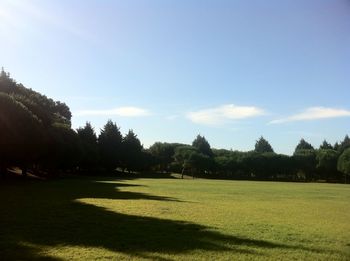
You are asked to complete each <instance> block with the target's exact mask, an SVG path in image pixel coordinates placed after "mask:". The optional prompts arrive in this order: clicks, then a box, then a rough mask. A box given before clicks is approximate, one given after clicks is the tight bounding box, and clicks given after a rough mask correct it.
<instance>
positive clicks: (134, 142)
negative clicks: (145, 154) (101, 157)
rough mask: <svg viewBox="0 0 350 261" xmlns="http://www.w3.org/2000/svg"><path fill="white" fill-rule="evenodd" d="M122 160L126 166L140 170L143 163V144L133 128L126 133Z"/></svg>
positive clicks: (129, 168)
mask: <svg viewBox="0 0 350 261" xmlns="http://www.w3.org/2000/svg"><path fill="white" fill-rule="evenodd" d="M122 148H123V153H122V160H123V164H124V166H125V167H126V168H127V169H128V170H129V172H130V171H131V170H138V169H140V168H141V165H142V157H141V151H142V145H141V142H140V140H139V139H138V138H137V135H136V134H135V133H134V132H133V130H129V132H128V133H127V134H126V135H125V137H124V138H123V141H122Z"/></svg>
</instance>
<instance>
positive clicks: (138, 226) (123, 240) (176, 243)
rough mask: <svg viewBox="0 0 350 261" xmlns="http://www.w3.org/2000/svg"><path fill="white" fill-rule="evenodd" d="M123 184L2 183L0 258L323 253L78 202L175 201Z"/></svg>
mask: <svg viewBox="0 0 350 261" xmlns="http://www.w3.org/2000/svg"><path fill="white" fill-rule="evenodd" d="M121 186H134V185H130V184H125V183H111V182H110V183H103V182H96V180H91V179H86V180H69V181H51V182H28V183H20V184H10V185H9V184H8V185H6V184H5V185H4V184H3V185H1V186H0V189H1V190H0V196H1V199H2V206H1V216H0V228H1V231H0V232H1V233H0V257H1V259H3V260H18V259H21V260H23V259H43V260H57V259H55V258H51V257H48V256H45V254H44V253H41V249H40V246H84V247H102V248H105V249H108V250H111V251H113V252H121V253H124V254H128V255H129V256H134V257H147V256H148V255H151V254H152V253H158V254H162V253H163V254H164V253H173V254H176V253H184V252H187V251H191V250H195V249H198V250H212V251H230V252H232V253H245V254H251V255H256V254H257V253H256V252H254V251H250V250H246V249H242V246H253V247H254V248H283V249H303V250H307V251H316V252H321V251H322V250H318V249H310V248H303V247H302V246H289V245H284V244H277V243H273V242H268V241H263V240H252V239H246V238H240V237H235V236H231V235H223V234H221V233H218V232H215V231H213V230H210V227H206V226H202V225H198V224H195V223H189V222H181V221H174V220H166V219H160V218H152V217H143V216H135V215H127V214H121V213H116V212H112V211H109V210H107V209H105V208H102V207H97V206H93V205H88V204H84V203H80V202H77V201H76V199H79V198H106V199H120V200H124V199H146V200H160V201H176V199H173V198H166V197H159V196H153V195H149V194H143V193H134V192H122V191H119V190H118V187H121ZM159 259H161V258H159Z"/></svg>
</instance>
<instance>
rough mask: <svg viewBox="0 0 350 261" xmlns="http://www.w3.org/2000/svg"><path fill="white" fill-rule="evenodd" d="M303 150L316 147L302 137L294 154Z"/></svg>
mask: <svg viewBox="0 0 350 261" xmlns="http://www.w3.org/2000/svg"><path fill="white" fill-rule="evenodd" d="M302 150H314V147H312V145H311V144H310V143H308V142H306V141H305V140H304V139H301V140H300V141H299V144H298V145H297V146H296V147H295V151H294V154H295V153H297V152H298V151H302Z"/></svg>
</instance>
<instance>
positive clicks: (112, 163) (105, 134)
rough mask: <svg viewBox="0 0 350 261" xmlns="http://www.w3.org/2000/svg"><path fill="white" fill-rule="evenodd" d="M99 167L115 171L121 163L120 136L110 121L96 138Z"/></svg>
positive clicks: (115, 126) (117, 129)
mask: <svg viewBox="0 0 350 261" xmlns="http://www.w3.org/2000/svg"><path fill="white" fill-rule="evenodd" d="M98 146H99V152H100V157H101V165H102V166H103V167H104V168H105V169H106V170H108V171H112V170H115V169H116V168H117V167H118V166H120V163H121V154H122V135H121V133H120V131H119V128H118V127H117V125H116V124H115V123H113V122H112V121H111V120H108V121H107V123H106V125H105V126H104V127H103V129H102V130H101V133H100V135H99V137H98Z"/></svg>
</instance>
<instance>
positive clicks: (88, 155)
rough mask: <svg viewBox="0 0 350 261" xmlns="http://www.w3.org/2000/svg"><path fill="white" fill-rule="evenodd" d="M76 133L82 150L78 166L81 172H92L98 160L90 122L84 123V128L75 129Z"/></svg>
mask: <svg viewBox="0 0 350 261" xmlns="http://www.w3.org/2000/svg"><path fill="white" fill-rule="evenodd" d="M77 133H78V136H79V140H80V144H81V149H82V155H81V158H80V162H79V166H80V167H81V169H83V170H93V169H95V168H96V167H97V165H98V160H99V154H98V144H97V136H96V133H95V130H94V128H93V127H92V126H91V124H90V122H86V124H85V126H84V127H81V128H78V129H77Z"/></svg>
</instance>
